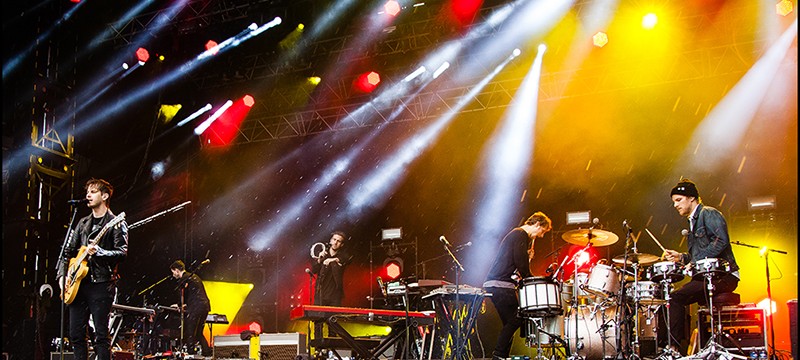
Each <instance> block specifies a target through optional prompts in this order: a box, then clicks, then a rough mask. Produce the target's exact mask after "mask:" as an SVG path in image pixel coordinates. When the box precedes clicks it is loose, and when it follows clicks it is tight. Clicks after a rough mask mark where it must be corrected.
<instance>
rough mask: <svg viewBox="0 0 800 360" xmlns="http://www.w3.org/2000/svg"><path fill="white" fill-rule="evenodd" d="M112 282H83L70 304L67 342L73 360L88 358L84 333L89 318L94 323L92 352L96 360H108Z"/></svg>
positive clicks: (86, 280)
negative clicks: (73, 355)
mask: <svg viewBox="0 0 800 360" xmlns="http://www.w3.org/2000/svg"><path fill="white" fill-rule="evenodd" d="M116 291H117V290H116V286H115V284H114V282H102V283H92V282H90V281H89V279H88V278H86V279H84V280H83V281H82V282H81V284H80V287H79V288H78V293H77V294H76V295H75V300H73V301H72V303H71V304H69V306H68V307H69V309H68V310H69V340H70V342H72V347H73V349H74V351H75V359H76V360H87V359H88V358H89V346H88V344H87V338H88V335H87V332H88V327H89V315H90V314H91V316H92V321H93V323H94V352H95V354H97V359H98V360H110V359H111V337H110V336H109V331H108V314H109V313H111V304H112V303H113V302H114V294H116Z"/></svg>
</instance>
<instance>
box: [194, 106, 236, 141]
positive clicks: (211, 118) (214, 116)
mask: <svg viewBox="0 0 800 360" xmlns="http://www.w3.org/2000/svg"><path fill="white" fill-rule="evenodd" d="M231 105H233V101H231V100H228V101H226V102H225V104H223V105H222V106H221V107H220V108H219V109H217V111H216V112H214V114H212V115H211V116H209V117H208V119H206V120H205V121H203V122H202V123H200V125H198V126H197V127H196V128H194V133H195V134H196V135H202V134H203V132H205V131H206V129H208V127H209V126H211V123H213V122H214V120H217V118H219V117H220V116H221V115H222V113H224V112H225V110H228V108H229V107H231Z"/></svg>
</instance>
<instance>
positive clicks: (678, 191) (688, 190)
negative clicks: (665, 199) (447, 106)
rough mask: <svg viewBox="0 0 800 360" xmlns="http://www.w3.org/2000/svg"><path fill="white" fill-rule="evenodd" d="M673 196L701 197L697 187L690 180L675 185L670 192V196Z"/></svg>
mask: <svg viewBox="0 0 800 360" xmlns="http://www.w3.org/2000/svg"><path fill="white" fill-rule="evenodd" d="M672 195H683V196H690V197H695V198H697V197H700V193H698V192H697V186H695V184H694V183H693V182H692V181H691V180H689V179H683V180H681V181H680V182H679V183H678V185H675V187H674V188H672V191H670V193H669V196H672Z"/></svg>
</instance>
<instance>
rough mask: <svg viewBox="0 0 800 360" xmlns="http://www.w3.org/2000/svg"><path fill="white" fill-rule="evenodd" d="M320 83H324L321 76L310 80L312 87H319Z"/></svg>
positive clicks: (312, 77)
mask: <svg viewBox="0 0 800 360" xmlns="http://www.w3.org/2000/svg"><path fill="white" fill-rule="evenodd" d="M320 82H322V78H320V77H319V76H311V77H309V78H308V83H309V84H311V85H315V86H316V85H319V83H320Z"/></svg>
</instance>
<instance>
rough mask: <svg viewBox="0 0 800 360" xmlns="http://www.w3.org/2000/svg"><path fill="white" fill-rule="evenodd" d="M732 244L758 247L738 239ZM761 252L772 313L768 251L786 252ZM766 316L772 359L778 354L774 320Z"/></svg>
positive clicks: (766, 249)
mask: <svg viewBox="0 0 800 360" xmlns="http://www.w3.org/2000/svg"><path fill="white" fill-rule="evenodd" d="M732 244H736V245H741V246H746V247H750V248H754V249H758V246H754V245H750V244H745V243H742V242H739V241H736V242H733V243H732ZM761 252H762V254H763V255H764V265H765V267H766V276H767V299H769V305H768V306H769V307H770V308H769V310H770V314H772V286H771V285H770V278H769V253H770V252H776V253H778V254H784V255H786V254H787V252H786V251H783V250H777V249H770V248H767V247H764V248H762V250H761ZM768 318H769V333H770V340H769V343H770V345H769V347H771V348H772V352H771V353H770V352H768V353H769V358H770V359H772V360H775V359H777V358H778V356H777V355H775V321H774V320H773V319H772V316H768Z"/></svg>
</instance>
